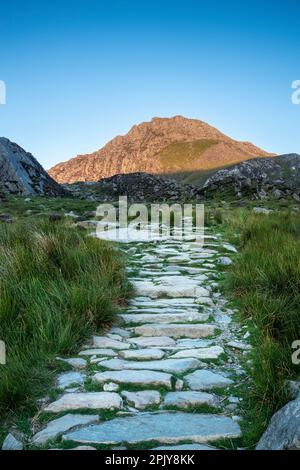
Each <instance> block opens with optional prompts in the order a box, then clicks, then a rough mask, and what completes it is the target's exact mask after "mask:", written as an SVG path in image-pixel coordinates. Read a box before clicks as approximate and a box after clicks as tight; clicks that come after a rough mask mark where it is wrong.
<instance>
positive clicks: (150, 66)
mask: <svg viewBox="0 0 300 470" xmlns="http://www.w3.org/2000/svg"><path fill="white" fill-rule="evenodd" d="M299 56H300V3H299V0H285V1H283V0H282V1H276V0H272V1H271V0H270V1H269V0H260V1H256V0H252V1H250V0H244V1H241V0H239V1H234V0H231V1H230V0H228V1H227V0H222V1H221V0H219V1H217V2H208V1H205V2H204V1H201V0H198V1H192V0H182V1H177V0H161V1H157V0H151V1H148V0H139V1H134V0H128V1H126V0H110V1H109V0H106V1H102V0H98V1H93V0H85V1H76V0H72V1H65V0H60V1H57V0H52V1H51V2H46V1H32V0H27V1H26V2H25V1H17V0H16V1H13V2H12V1H11V2H5V3H4V2H1V6H0V80H4V81H5V82H6V85H7V104H6V105H2V106H0V136H5V137H8V138H10V139H12V140H14V141H16V142H17V143H19V144H20V145H22V146H23V147H25V148H26V149H27V150H28V151H31V152H32V153H33V154H34V155H35V156H36V157H37V158H38V159H39V160H40V162H41V163H42V164H43V165H44V166H45V167H46V168H49V167H51V166H52V165H53V164H55V163H57V162H59V161H63V160H67V159H69V158H70V157H72V156H75V155H77V154H79V153H86V152H91V151H93V150H96V149H98V148H100V147H101V146H102V145H103V144H104V143H106V142H107V141H108V140H110V139H111V138H112V137H114V136H115V135H117V134H124V133H126V132H127V131H128V130H129V128H130V127H131V126H132V125H133V124H136V123H139V122H141V121H145V120H149V119H151V117H153V116H172V115H175V114H182V115H184V116H187V117H193V118H199V119H202V120H204V121H207V122H208V123H210V124H212V125H214V126H216V127H218V128H219V129H220V130H222V131H223V132H225V133H226V134H228V135H230V136H231V137H233V138H236V139H240V140H250V141H252V142H253V143H255V144H257V145H259V146H261V147H263V148H265V149H266V150H269V151H274V152H278V153H286V152H292V151H294V152H298V153H300V132H299V130H300V129H299V128H300V105H299V106H296V105H293V104H292V102H291V93H292V90H291V83H292V82H293V81H294V80H296V79H300V60H299Z"/></svg>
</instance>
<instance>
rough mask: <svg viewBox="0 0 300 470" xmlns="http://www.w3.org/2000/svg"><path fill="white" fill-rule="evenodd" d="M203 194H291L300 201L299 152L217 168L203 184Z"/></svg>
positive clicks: (268, 195) (259, 197)
mask: <svg viewBox="0 0 300 470" xmlns="http://www.w3.org/2000/svg"><path fill="white" fill-rule="evenodd" d="M202 193H203V195H205V196H209V195H213V194H218V195H223V194H231V195H235V196H237V197H250V198H252V199H267V198H274V199H282V198H284V197H288V196H291V197H293V198H294V199H295V201H297V202H300V155H297V154H287V155H279V156H277V157H274V158H256V159H253V160H247V161H245V162H242V163H239V164H237V165H234V166H231V167H228V168H225V169H222V170H219V171H216V172H215V173H214V174H213V175H212V176H210V177H209V178H208V179H207V181H206V182H205V183H204V186H203V188H202Z"/></svg>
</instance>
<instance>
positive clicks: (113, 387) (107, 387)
mask: <svg viewBox="0 0 300 470" xmlns="http://www.w3.org/2000/svg"><path fill="white" fill-rule="evenodd" d="M103 390H104V391H105V392H116V391H117V390H119V385H118V384H115V383H114V382H108V383H107V384H104V385H103Z"/></svg>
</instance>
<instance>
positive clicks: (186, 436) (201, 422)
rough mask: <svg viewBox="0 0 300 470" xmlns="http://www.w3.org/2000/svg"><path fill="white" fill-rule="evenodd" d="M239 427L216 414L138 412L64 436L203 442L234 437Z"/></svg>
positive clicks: (110, 440) (112, 440)
mask: <svg viewBox="0 0 300 470" xmlns="http://www.w3.org/2000/svg"><path fill="white" fill-rule="evenodd" d="M240 435H241V431H240V427H239V425H238V424H237V423H235V422H234V421H233V420H232V419H231V418H228V417H226V416H221V415H217V414H197V413H182V412H168V413H167V412H163V413H138V414H136V415H134V416H126V417H121V418H115V419H112V420H110V421H105V422H103V423H100V424H98V425H90V426H87V427H85V428H82V429H80V430H78V431H74V432H69V433H67V434H65V435H64V436H63V439H64V440H71V441H74V442H80V443H91V444H93V443H94V444H108V445H109V444H112V445H114V444H121V443H130V444H136V443H139V442H149V441H153V440H154V441H158V442H160V443H163V444H172V443H174V444H176V443H177V442H180V441H183V440H190V441H192V442H198V443H206V442H211V441H215V440H218V439H226V438H228V439H234V438H238V437H240Z"/></svg>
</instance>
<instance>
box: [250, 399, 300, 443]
mask: <svg viewBox="0 0 300 470" xmlns="http://www.w3.org/2000/svg"><path fill="white" fill-rule="evenodd" d="M299 449H300V398H297V399H296V400H294V401H291V402H289V403H288V404H287V405H285V406H284V407H283V408H281V410H279V411H277V413H275V414H274V416H273V417H272V419H271V421H270V424H269V426H268V428H267V430H266V432H265V433H264V434H263V436H262V437H261V439H260V441H259V443H258V444H257V447H256V450H299Z"/></svg>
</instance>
